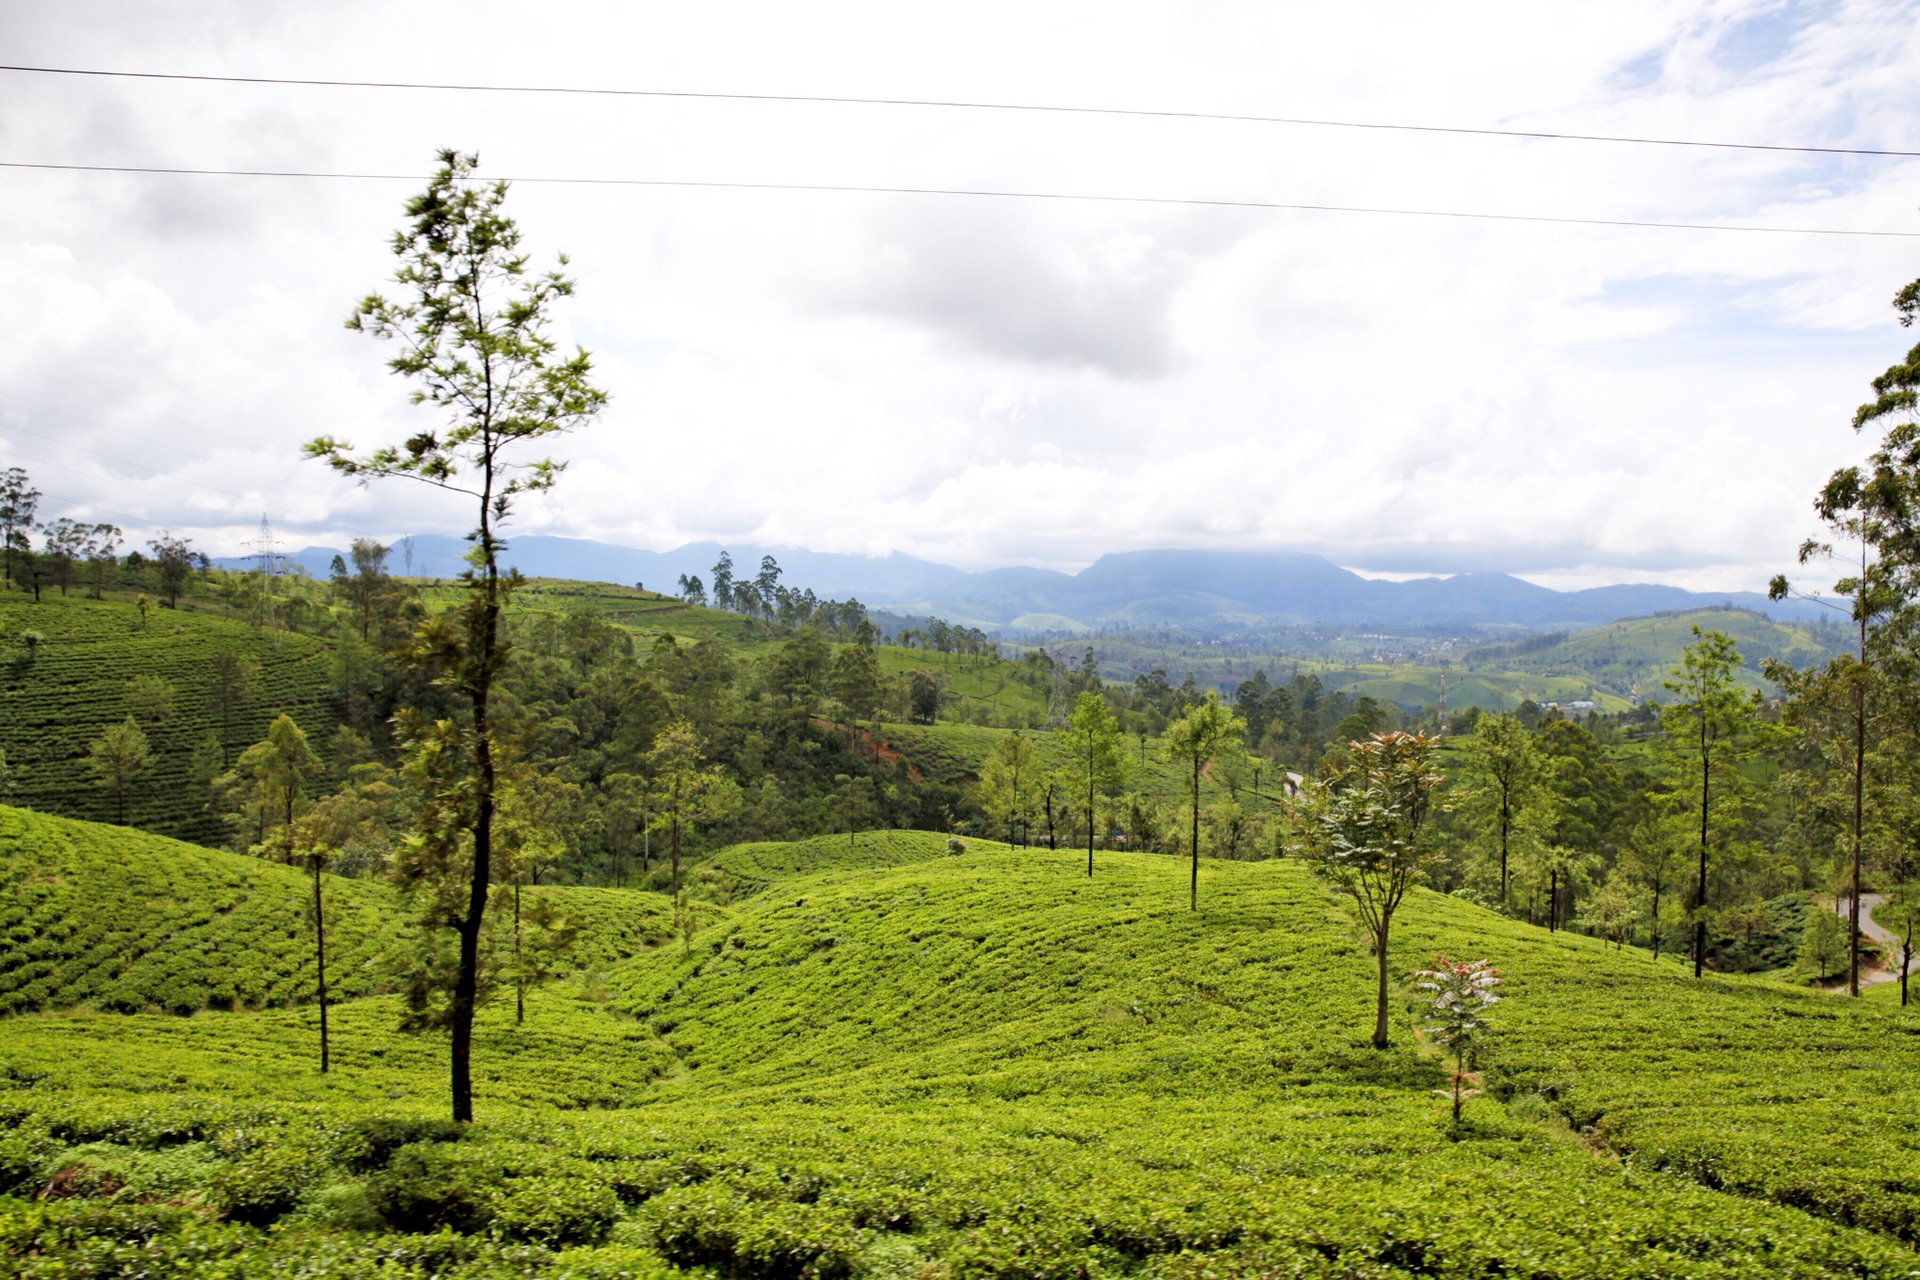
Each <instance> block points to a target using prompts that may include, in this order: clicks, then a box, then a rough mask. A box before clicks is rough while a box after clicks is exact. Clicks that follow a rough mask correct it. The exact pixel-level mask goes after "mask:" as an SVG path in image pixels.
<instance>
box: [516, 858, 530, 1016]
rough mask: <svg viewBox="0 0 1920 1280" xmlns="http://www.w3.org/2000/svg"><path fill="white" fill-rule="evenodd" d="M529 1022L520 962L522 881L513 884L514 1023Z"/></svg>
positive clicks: (523, 974) (524, 970) (525, 985)
mask: <svg viewBox="0 0 1920 1280" xmlns="http://www.w3.org/2000/svg"><path fill="white" fill-rule="evenodd" d="M526 1020H527V972H526V969H525V968H524V967H523V966H522V964H521V962H520V881H519V880H518V879H517V878H516V879H515V880H514V882H513V1021H514V1025H516V1026H518V1025H521V1024H523V1023H525V1022H526Z"/></svg>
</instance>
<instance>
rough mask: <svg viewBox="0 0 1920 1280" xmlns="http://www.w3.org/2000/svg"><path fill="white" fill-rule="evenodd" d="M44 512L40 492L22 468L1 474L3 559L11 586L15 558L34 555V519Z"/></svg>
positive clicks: (0, 501)
mask: <svg viewBox="0 0 1920 1280" xmlns="http://www.w3.org/2000/svg"><path fill="white" fill-rule="evenodd" d="M39 509H40V491H39V490H38V489H36V488H34V487H33V485H32V484H31V483H29V482H28V478H27V473H26V472H25V471H24V470H22V469H21V468H19V467H8V468H7V469H6V470H5V471H0V556H4V558H5V563H6V579H7V585H8V586H9V587H11V586H12V585H13V582H14V578H13V558H14V555H15V554H16V553H18V552H26V553H28V554H32V547H31V544H29V543H28V541H27V538H28V536H29V535H30V534H31V533H32V531H33V517H34V515H35V513H36V512H38V511H39Z"/></svg>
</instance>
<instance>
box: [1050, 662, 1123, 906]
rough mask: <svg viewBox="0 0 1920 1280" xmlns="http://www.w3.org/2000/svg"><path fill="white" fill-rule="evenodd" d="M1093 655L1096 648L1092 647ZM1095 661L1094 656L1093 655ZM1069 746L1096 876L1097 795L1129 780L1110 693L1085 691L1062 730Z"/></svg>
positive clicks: (1090, 870)
mask: <svg viewBox="0 0 1920 1280" xmlns="http://www.w3.org/2000/svg"><path fill="white" fill-rule="evenodd" d="M1088 653H1089V654H1091V653H1092V650H1088ZM1089 661H1091V658H1089ZM1060 736H1061V740H1062V743H1063V745H1064V746H1065V747H1066V748H1067V768H1066V772H1067V776H1068V777H1069V778H1070V779H1072V782H1073V790H1074V796H1075V798H1076V799H1085V801H1086V806H1087V875H1088V876H1089V877H1091V876H1092V875H1093V835H1094V829H1095V826H1096V824H1095V822H1094V814H1093V804H1094V796H1095V795H1096V794H1097V793H1098V792H1100V791H1103V790H1110V789H1113V788H1117V787H1120V786H1123V785H1125V783H1126V780H1127V750H1126V743H1125V741H1124V739H1123V738H1122V737H1121V734H1120V722H1119V721H1118V720H1116V719H1115V718H1114V715H1113V709H1112V708H1111V707H1109V706H1107V699H1106V695H1105V694H1103V693H1100V692H1099V691H1098V690H1095V689H1088V690H1087V691H1086V692H1084V693H1082V694H1081V695H1080V696H1079V698H1078V699H1076V700H1075V701H1074V704H1073V714H1072V715H1070V716H1068V717H1067V723H1066V725H1065V727H1063V728H1062V729H1061V730H1060Z"/></svg>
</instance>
